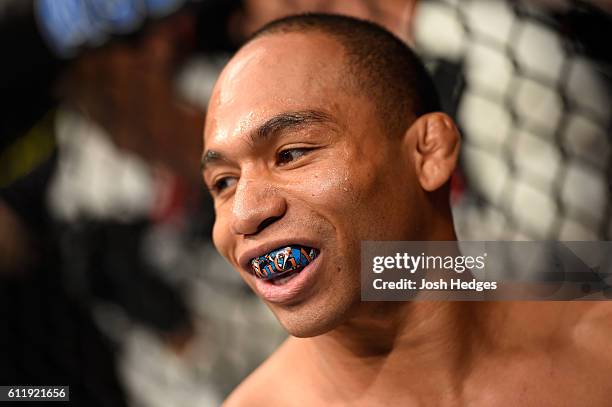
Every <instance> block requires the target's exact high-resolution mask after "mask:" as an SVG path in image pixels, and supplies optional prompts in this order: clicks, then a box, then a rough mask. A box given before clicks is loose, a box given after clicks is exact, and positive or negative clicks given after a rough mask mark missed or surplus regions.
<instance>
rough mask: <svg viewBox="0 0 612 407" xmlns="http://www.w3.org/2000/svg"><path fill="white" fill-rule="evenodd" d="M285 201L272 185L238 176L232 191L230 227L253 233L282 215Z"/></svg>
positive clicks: (235, 232) (285, 208) (248, 233)
mask: <svg viewBox="0 0 612 407" xmlns="http://www.w3.org/2000/svg"><path fill="white" fill-rule="evenodd" d="M286 210H287V202H286V201H285V199H284V198H283V197H282V196H281V195H280V194H279V192H278V190H277V189H276V188H274V187H273V186H271V185H269V184H267V183H265V182H262V181H260V180H257V179H245V178H244V177H242V178H240V180H239V181H238V185H237V186H236V191H235V193H234V206H233V208H232V216H233V219H232V224H231V229H232V232H233V233H234V234H238V235H254V234H257V233H259V232H261V231H262V230H263V229H265V228H266V227H268V226H269V225H271V224H272V223H274V222H276V221H277V220H279V219H280V218H282V217H283V215H284V214H285V212H286Z"/></svg>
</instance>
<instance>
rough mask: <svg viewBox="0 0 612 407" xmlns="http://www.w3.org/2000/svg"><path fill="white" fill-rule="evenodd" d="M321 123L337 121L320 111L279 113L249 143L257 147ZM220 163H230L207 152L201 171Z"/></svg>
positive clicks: (256, 132) (216, 153)
mask: <svg viewBox="0 0 612 407" xmlns="http://www.w3.org/2000/svg"><path fill="white" fill-rule="evenodd" d="M320 123H324V124H325V123H327V124H333V123H335V121H334V119H333V118H332V116H331V115H329V114H328V113H326V112H323V111H320V110H299V111H289V112H283V113H279V114H277V115H276V116H273V117H271V118H269V119H268V120H266V121H265V122H264V123H263V124H262V125H260V126H259V127H257V128H256V129H255V130H254V131H252V132H251V133H250V134H249V141H250V142H251V144H252V145H256V144H259V143H261V142H263V141H265V140H266V139H269V138H270V137H272V136H273V135H275V134H278V133H280V132H282V131H286V130H291V129H295V128H298V127H304V126H309V125H313V124H320ZM220 161H228V159H227V158H226V157H225V156H224V155H223V154H221V153H220V152H218V151H214V150H207V151H206V152H204V155H203V156H202V162H201V169H202V170H204V169H205V168H206V167H207V166H209V165H211V164H215V163H218V162H220Z"/></svg>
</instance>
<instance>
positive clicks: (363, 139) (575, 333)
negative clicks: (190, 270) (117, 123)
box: [203, 32, 612, 406]
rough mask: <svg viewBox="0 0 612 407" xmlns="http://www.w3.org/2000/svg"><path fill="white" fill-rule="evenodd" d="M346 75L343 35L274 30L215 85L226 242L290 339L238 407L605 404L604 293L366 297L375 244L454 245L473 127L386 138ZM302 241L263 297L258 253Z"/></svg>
mask: <svg viewBox="0 0 612 407" xmlns="http://www.w3.org/2000/svg"><path fill="white" fill-rule="evenodd" d="M346 75H348V71H347V70H346V66H345V65H344V57H343V48H342V46H341V45H340V44H339V43H337V42H336V41H335V40H333V39H331V38H330V37H328V36H326V35H324V34H318V33H314V32H309V33H308V34H302V33H283V34H272V35H268V36H264V37H260V38H258V39H256V40H254V41H252V42H251V43H249V44H247V45H246V46H245V47H244V48H242V49H241V50H240V51H239V52H238V53H237V55H236V56H235V57H234V58H233V59H232V61H231V62H230V63H229V64H228V66H227V67H226V68H225V70H224V72H223V73H222V75H221V77H220V79H219V81H218V83H217V85H216V87H215V90H214V92H213V96H212V99H211V103H210V108H209V111H208V116H207V117H208V119H207V122H206V126H205V131H204V155H203V157H204V158H203V164H204V165H203V168H204V170H203V176H204V180H205V182H206V184H207V186H208V187H209V188H210V189H211V190H212V194H213V197H214V200H215V211H216V215H217V217H216V223H215V227H214V231H213V240H214V243H215V245H216V247H217V249H218V250H219V251H220V252H221V254H223V255H224V256H225V257H226V258H227V259H228V260H229V261H230V263H231V264H232V265H233V266H234V267H235V268H236V270H237V271H238V272H239V273H240V274H241V276H242V277H243V278H244V280H245V282H246V283H247V284H248V285H249V286H251V288H253V289H254V290H255V292H256V293H257V294H258V295H260V296H261V297H262V298H263V299H264V301H265V302H266V303H267V305H268V306H269V307H270V308H271V310H272V311H273V312H274V314H275V315H276V317H277V318H278V320H279V322H280V323H281V324H282V325H283V326H284V327H285V329H287V331H288V332H289V333H290V334H291V335H292V337H290V338H289V339H288V340H287V341H286V342H285V343H284V344H283V345H282V346H281V347H280V348H279V349H278V350H277V351H276V352H275V353H274V354H273V355H272V356H271V357H270V358H269V359H268V360H267V361H266V362H265V363H264V364H263V365H262V366H260V367H259V368H258V369H257V370H256V371H255V372H254V373H253V374H252V375H251V376H250V377H249V378H247V380H246V381H245V382H243V383H242V384H241V385H240V386H239V387H238V388H237V389H236V390H235V391H234V393H233V394H232V395H231V396H230V398H229V399H228V400H227V401H226V405H228V406H294V405H295V406H330V405H336V406H344V405H347V406H348V405H350V406H390V405H401V406H413V405H414V406H417V405H425V406H440V405H442V406H464V405H469V406H516V405H521V406H576V405H588V406H609V405H610V394H612V393H611V391H612V380H611V379H610V378H611V377H612V369H611V366H612V345H611V343H612V340H611V339H610V338H612V323H611V321H612V311H611V307H610V305H609V304H608V303H569V302H566V303H542V302H539V303H467V302H466V303H452V302H445V303H441V302H440V303H438V302H390V303H373V302H372V303H361V302H360V300H359V293H360V291H359V288H360V287H359V260H360V259H359V247H360V246H359V245H360V242H361V241H362V240H455V233H454V229H453V223H452V216H451V213H450V208H449V207H448V202H447V199H445V197H444V195H443V194H442V195H440V194H439V192H440V190H441V188H442V187H443V186H444V185H445V183H446V182H447V180H448V179H449V177H450V174H451V173H452V171H453V168H454V167H455V165H456V160H457V154H458V150H459V135H458V132H457V130H456V128H455V126H454V124H453V122H452V120H451V119H450V118H448V117H447V116H446V115H443V114H438V113H434V114H428V115H425V116H422V117H420V118H418V119H416V120H415V121H414V123H413V124H412V125H411V127H410V128H409V129H408V130H407V131H406V132H405V134H403V135H401V136H398V137H389V136H388V135H386V134H384V128H385V127H384V123H380V120H379V119H378V116H377V115H376V111H375V103H374V101H372V100H371V98H368V97H367V95H363V94H361V93H360V92H359V91H358V90H357V89H353V88H351V86H350V85H349V82H347V81H346V80H345V78H346ZM441 196H442V198H441ZM288 244H299V245H304V246H308V247H315V248H317V249H319V250H320V255H319V256H318V258H317V260H316V261H315V262H313V263H312V264H313V267H311V268H309V269H305V271H302V272H301V273H300V275H299V276H298V277H296V278H295V279H296V280H297V279H299V278H303V279H304V283H303V284H302V285H297V284H296V287H297V288H295V289H294V290H293V289H292V290H288V291H287V292H286V293H284V294H283V295H280V296H272V295H270V296H268V297H266V295H268V294H266V293H267V291H266V289H265V287H268V286H264V285H262V284H264V283H262V282H261V281H257V279H256V278H255V277H254V276H253V275H252V274H251V273H249V270H248V264H249V260H250V259H251V258H253V257H255V256H258V255H260V254H261V252H262V251H264V252H269V251H271V250H273V249H276V248H278V247H282V246H283V245H288ZM315 263H316V264H315ZM305 273H308V274H305ZM262 287H264V288H263V289H262Z"/></svg>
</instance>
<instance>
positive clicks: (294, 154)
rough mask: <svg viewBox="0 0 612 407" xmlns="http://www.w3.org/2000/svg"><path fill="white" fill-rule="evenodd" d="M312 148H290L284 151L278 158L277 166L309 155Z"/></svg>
mask: <svg viewBox="0 0 612 407" xmlns="http://www.w3.org/2000/svg"><path fill="white" fill-rule="evenodd" d="M310 150H312V148H289V149H287V150H282V151H280V152H279V153H278V156H277V157H276V164H277V165H285V164H288V163H290V162H291V161H294V160H297V159H298V158H300V157H302V156H303V155H305V154H307V153H308V152H309V151H310Z"/></svg>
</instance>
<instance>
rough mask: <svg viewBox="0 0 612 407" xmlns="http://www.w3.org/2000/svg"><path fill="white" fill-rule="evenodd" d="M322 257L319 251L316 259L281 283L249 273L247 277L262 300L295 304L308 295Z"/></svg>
mask: <svg viewBox="0 0 612 407" xmlns="http://www.w3.org/2000/svg"><path fill="white" fill-rule="evenodd" d="M323 257H324V253H323V251H321V252H320V253H319V256H317V258H316V259H314V260H313V261H312V262H311V263H310V264H309V265H307V266H306V267H304V268H303V269H302V270H301V271H300V272H298V273H297V275H296V276H295V277H293V278H292V279H291V280H289V281H287V282H286V283H285V284H283V285H276V284H274V283H272V281H270V280H262V279H260V278H257V277H255V276H254V275H253V274H249V278H251V279H253V285H254V286H255V290H256V291H257V293H258V294H259V296H260V297H261V298H262V299H263V300H265V301H267V302H270V303H273V304H279V305H291V304H295V303H297V302H299V301H301V300H303V299H304V298H306V297H307V296H308V291H309V289H311V288H312V286H313V285H314V283H315V282H316V278H317V277H316V276H317V271H318V268H319V266H320V264H321V262H322V258H323Z"/></svg>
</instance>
